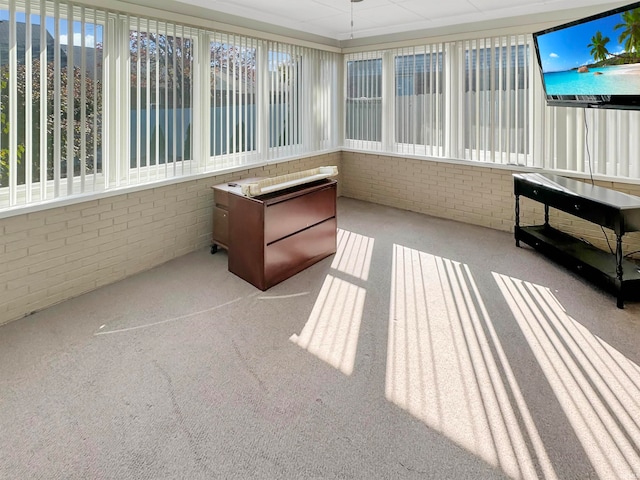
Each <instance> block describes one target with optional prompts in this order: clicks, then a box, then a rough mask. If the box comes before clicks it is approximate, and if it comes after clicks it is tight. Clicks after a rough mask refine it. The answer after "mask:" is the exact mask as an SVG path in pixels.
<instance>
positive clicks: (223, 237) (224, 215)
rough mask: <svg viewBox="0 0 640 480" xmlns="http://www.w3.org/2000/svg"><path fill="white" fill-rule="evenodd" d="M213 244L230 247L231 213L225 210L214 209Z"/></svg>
mask: <svg viewBox="0 0 640 480" xmlns="http://www.w3.org/2000/svg"><path fill="white" fill-rule="evenodd" d="M213 243H216V244H218V245H220V246H221V247H224V248H227V246H228V245H229V212H228V211H227V210H225V209H224V208H219V207H213Z"/></svg>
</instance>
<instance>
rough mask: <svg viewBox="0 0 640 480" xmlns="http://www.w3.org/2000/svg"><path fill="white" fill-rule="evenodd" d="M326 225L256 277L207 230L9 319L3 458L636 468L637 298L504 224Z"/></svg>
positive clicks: (76, 472)
mask: <svg viewBox="0 0 640 480" xmlns="http://www.w3.org/2000/svg"><path fill="white" fill-rule="evenodd" d="M338 227H339V232H338V252H337V253H336V254H335V255H333V256H331V257H329V258H326V259H324V260H322V261H321V262H319V263H317V264H315V265H313V266H312V267H310V268H308V269H306V270H304V271H303V272H301V273H299V274H298V275H296V276H294V277H292V278H290V279H288V280H286V281H284V282H282V283H280V284H278V285H276V286H274V287H273V288H271V289H269V290H267V291H265V292H261V291H259V290H257V289H256V288H254V287H253V286H251V285H250V284H248V283H246V282H245V281H243V280H241V279H240V278H238V277H236V276H235V275H233V274H231V273H229V272H228V270H227V254H226V252H225V251H219V252H218V253H217V254H215V255H211V254H210V252H209V249H208V248H207V249H203V250H200V251H197V252H193V253H191V254H188V255H185V256H183V257H181V258H178V259H175V260H173V261H170V262H168V263H166V264H164V265H161V266H159V267H157V268H154V269H152V270H149V271H146V272H143V273H140V274H137V275H134V276H132V277H130V278H127V279H125V280H123V281H120V282H117V283H115V284H112V285H109V286H106V287H103V288H100V289H99V290H96V291H93V292H90V293H87V294H85V295H82V296H80V297H77V298H74V299H72V300H69V301H66V302H64V303H61V304H59V305H56V306H53V307H51V308H48V309H46V310H44V311H40V312H37V313H35V314H33V315H31V316H29V317H25V318H23V319H21V320H17V321H14V322H11V323H9V324H6V325H4V326H2V327H0V478H2V479H30V478H46V479H119V480H122V479H217V478H241V479H244V478H256V479H271V478H274V479H306V478H322V479H325V478H327V479H333V478H346V479H351V478H353V479H373V478H384V479H386V478H394V479H395V478H420V479H456V480H460V479H473V480H476V479H501V478H513V479H580V480H584V479H596V478H600V479H623V480H626V479H629V480H630V479H638V478H640V367H639V366H638V365H640V303H637V302H628V303H627V304H626V305H625V308H624V309H618V308H616V304H615V298H614V297H613V296H612V295H610V294H609V293H606V292H603V291H601V290H599V289H598V288H597V287H595V286H593V285H591V284H589V283H588V282H586V281H584V280H582V279H581V278H580V277H578V276H576V275H574V274H573V273H571V272H569V271H567V270H565V269H564V268H562V267H560V266H558V265H556V264H555V263H553V262H551V261H550V260H548V259H546V258H545V257H543V256H542V255H540V254H539V253H537V252H535V251H534V250H533V249H531V248H529V247H526V246H524V247H522V248H517V247H516V246H515V242H514V240H513V236H512V235H511V234H508V233H505V232H499V231H495V230H491V229H486V228H481V227H476V226H471V225H466V224H462V223H457V222H453V221H449V220H443V219H439V218H433V217H429V216H425V215H420V214H417V213H412V212H406V211H402V210H397V209H393V208H387V207H383V206H379V205H374V204H370V203H366V202H362V201H357V200H353V199H348V198H340V199H339V202H338Z"/></svg>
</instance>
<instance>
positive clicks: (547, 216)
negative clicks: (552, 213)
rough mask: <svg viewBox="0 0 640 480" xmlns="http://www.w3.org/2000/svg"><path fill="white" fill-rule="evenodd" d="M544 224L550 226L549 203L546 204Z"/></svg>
mask: <svg viewBox="0 0 640 480" xmlns="http://www.w3.org/2000/svg"><path fill="white" fill-rule="evenodd" d="M544 226H545V227H548V226H549V205H547V204H546V203H545V204H544Z"/></svg>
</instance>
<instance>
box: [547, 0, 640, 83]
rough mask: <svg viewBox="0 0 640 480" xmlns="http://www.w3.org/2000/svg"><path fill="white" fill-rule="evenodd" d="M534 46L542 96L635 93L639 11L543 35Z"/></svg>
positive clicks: (639, 49) (639, 80)
mask: <svg viewBox="0 0 640 480" xmlns="http://www.w3.org/2000/svg"><path fill="white" fill-rule="evenodd" d="M636 5H637V4H636ZM537 42H538V51H539V56H540V63H541V66H542V74H543V80H544V84H545V89H546V93H547V95H638V94H640V8H633V9H629V10H625V11H622V12H620V13H616V14H612V15H608V16H604V17H602V18H598V19H595V20H591V21H588V22H585V23H578V24H574V25H571V26H568V27H566V28H559V29H557V30H555V31H550V32H547V33H543V34H541V35H539V36H538V38H537Z"/></svg>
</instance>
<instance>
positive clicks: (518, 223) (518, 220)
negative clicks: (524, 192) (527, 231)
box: [513, 195, 520, 247]
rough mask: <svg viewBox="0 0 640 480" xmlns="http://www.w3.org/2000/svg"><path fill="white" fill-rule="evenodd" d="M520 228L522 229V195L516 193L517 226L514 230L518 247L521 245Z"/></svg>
mask: <svg viewBox="0 0 640 480" xmlns="http://www.w3.org/2000/svg"><path fill="white" fill-rule="evenodd" d="M519 230H520V195H516V226H515V228H514V230H513V236H514V237H515V239H516V247H519V246H520V238H518V233H519Z"/></svg>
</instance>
